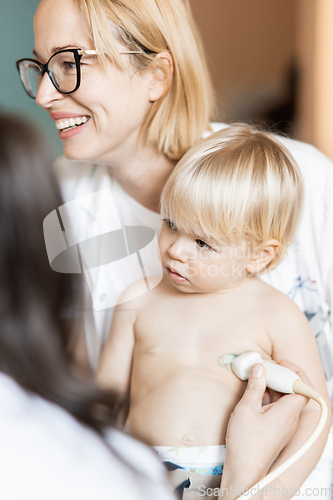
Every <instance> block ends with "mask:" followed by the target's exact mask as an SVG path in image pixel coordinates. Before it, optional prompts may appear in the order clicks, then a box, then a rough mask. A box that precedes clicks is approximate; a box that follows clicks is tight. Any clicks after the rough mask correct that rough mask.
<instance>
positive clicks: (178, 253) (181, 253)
mask: <svg viewBox="0 0 333 500" xmlns="http://www.w3.org/2000/svg"><path fill="white" fill-rule="evenodd" d="M189 244H190V243H189V242H188V241H186V239H185V238H182V237H179V238H176V239H175V240H174V241H173V242H172V244H171V245H170V246H169V248H168V254H169V255H170V257H171V258H172V259H174V260H180V261H181V262H187V260H188V258H189V248H188V246H189Z"/></svg>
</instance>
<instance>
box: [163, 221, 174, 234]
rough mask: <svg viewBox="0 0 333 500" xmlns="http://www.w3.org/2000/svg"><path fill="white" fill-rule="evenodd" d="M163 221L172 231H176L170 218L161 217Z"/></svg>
mask: <svg viewBox="0 0 333 500" xmlns="http://www.w3.org/2000/svg"><path fill="white" fill-rule="evenodd" d="M163 221H164V222H165V223H166V225H167V226H168V228H169V229H172V231H177V228H176V226H175V225H174V223H173V222H172V221H171V220H170V219H163Z"/></svg>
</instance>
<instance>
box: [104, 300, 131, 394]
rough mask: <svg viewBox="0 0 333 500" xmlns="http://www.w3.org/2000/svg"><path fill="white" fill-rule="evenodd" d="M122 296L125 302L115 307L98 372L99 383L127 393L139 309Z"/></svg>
mask: <svg viewBox="0 0 333 500" xmlns="http://www.w3.org/2000/svg"><path fill="white" fill-rule="evenodd" d="M126 294H127V291H126V292H125V294H124V296H123V297H122V300H124V303H122V304H120V305H118V306H117V307H116V309H115V312H114V315H113V320H112V324H111V328H110V333H109V336H108V338H107V341H106V343H105V346H104V349H103V352H102V356H101V360H100V364H99V367H98V370H97V374H96V380H97V382H98V383H99V384H101V385H103V386H104V387H107V388H112V389H116V390H118V391H119V392H122V393H127V392H128V390H129V385H130V375H131V366H132V357H133V350H134V344H135V335H134V323H135V319H136V316H137V310H134V309H133V308H132V307H131V303H130V302H128V301H126Z"/></svg>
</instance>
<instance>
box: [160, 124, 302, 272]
mask: <svg viewBox="0 0 333 500" xmlns="http://www.w3.org/2000/svg"><path fill="white" fill-rule="evenodd" d="M302 200H303V183H302V177H301V173H300V171H299V168H298V166H297V164H296V163H295V161H294V159H293V158H292V156H291V155H290V153H289V152H288V151H287V149H286V148H285V147H284V146H283V145H282V144H281V142H280V141H279V139H278V137H276V136H274V135H272V134H271V133H269V132H264V131H259V130H258V129H256V128H254V127H252V126H250V125H245V124H236V125H232V126H230V127H227V128H225V129H223V130H221V131H219V132H216V133H214V134H212V135H210V136H209V137H208V138H206V139H204V140H202V141H200V142H199V143H198V144H197V145H196V146H195V147H193V148H191V149H190V150H189V151H188V152H187V154H186V155H185V156H184V157H183V158H182V159H181V160H180V162H179V163H178V164H177V166H176V167H175V169H174V171H173V173H172V174H171V176H170V177H169V179H168V181H167V182H166V184H165V187H164V189H163V192H162V196H161V213H162V215H163V217H165V218H168V219H170V220H171V221H172V222H174V224H175V225H176V227H179V228H182V229H183V230H184V231H186V232H188V233H190V234H196V235H206V236H208V237H211V238H215V239H221V240H225V239H226V240H227V241H228V242H229V243H239V242H240V241H241V239H242V238H244V237H245V238H247V239H248V240H249V242H250V243H251V245H253V246H254V247H257V246H258V245H259V244H260V243H262V242H266V241H268V240H270V239H272V238H273V239H276V240H278V241H279V243H280V245H279V247H278V250H277V253H276V254H275V257H274V259H273V260H272V261H271V262H270V263H269V264H268V265H267V266H266V268H265V270H268V269H271V268H272V267H273V266H276V265H277V264H278V262H279V261H280V260H281V258H282V256H283V254H284V252H285V250H286V248H287V246H288V245H289V243H290V242H291V240H292V238H293V236H294V233H295V230H296V227H297V224H298V221H299V217H300V213H301V207H302Z"/></svg>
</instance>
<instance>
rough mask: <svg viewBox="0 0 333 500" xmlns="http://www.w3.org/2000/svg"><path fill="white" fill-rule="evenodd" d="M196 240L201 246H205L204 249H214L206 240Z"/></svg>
mask: <svg viewBox="0 0 333 500" xmlns="http://www.w3.org/2000/svg"><path fill="white" fill-rule="evenodd" d="M195 241H196V244H197V245H198V247H199V248H203V249H204V250H212V247H210V246H209V245H207V243H205V242H204V241H202V240H195Z"/></svg>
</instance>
